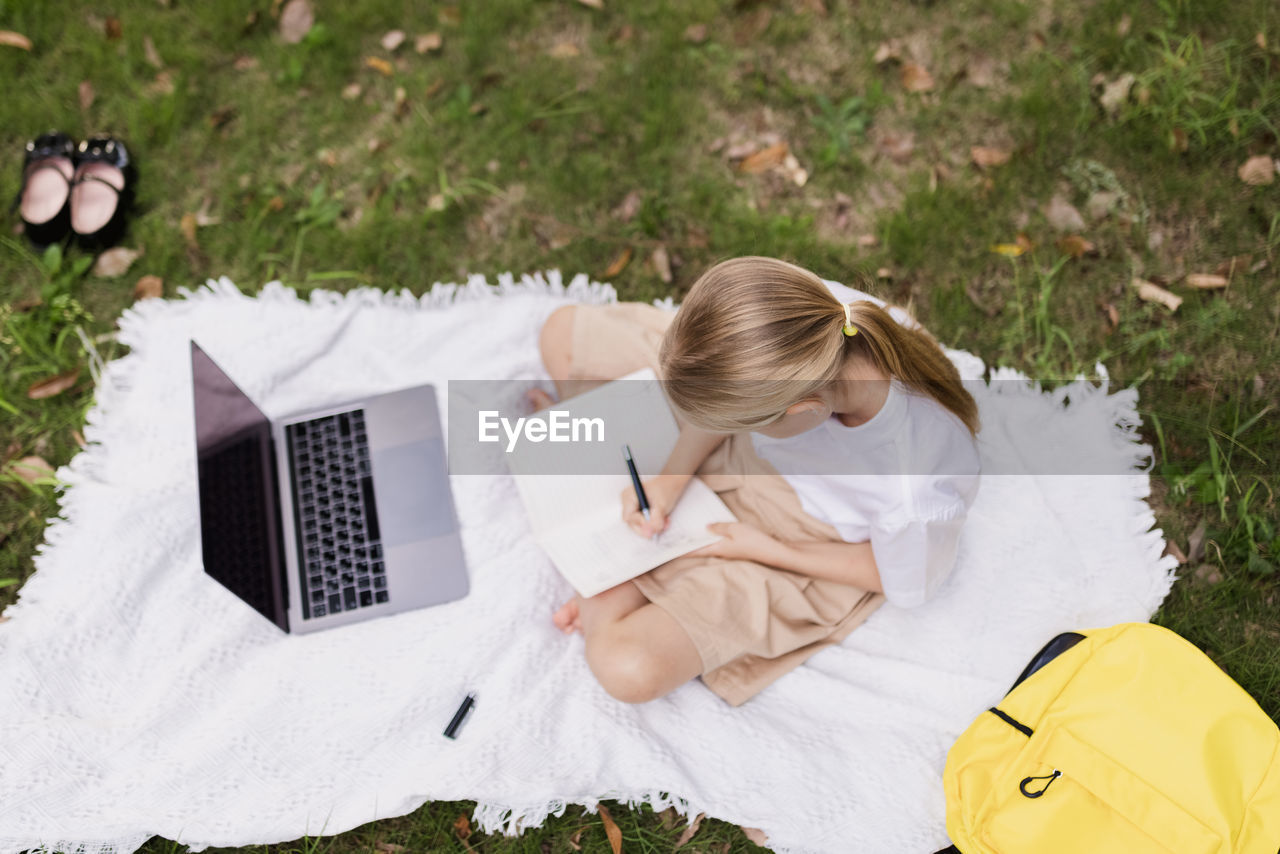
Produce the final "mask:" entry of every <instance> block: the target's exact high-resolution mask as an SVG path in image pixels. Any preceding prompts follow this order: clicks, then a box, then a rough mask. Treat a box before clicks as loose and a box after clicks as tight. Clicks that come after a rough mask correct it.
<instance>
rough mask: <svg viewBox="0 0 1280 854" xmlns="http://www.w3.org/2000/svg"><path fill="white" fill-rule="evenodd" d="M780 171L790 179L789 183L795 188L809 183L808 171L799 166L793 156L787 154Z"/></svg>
mask: <svg viewBox="0 0 1280 854" xmlns="http://www.w3.org/2000/svg"><path fill="white" fill-rule="evenodd" d="M782 171H783V172H785V173H786V174H787V177H788V178H790V179H791V183H793V184H795V185H796V186H797V187H803V186H804V185H805V184H807V183H809V171H808V170H807V169H804V168H802V167H801V166H800V161H799V160H797V159H796V156H795V155H794V154H788V155H787V156H786V157H784V158H783V159H782Z"/></svg>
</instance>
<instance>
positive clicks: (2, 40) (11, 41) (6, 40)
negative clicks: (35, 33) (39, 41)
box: [0, 30, 31, 50]
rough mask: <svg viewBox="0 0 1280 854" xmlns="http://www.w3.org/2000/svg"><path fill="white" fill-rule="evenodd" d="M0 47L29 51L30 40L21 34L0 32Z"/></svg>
mask: <svg viewBox="0 0 1280 854" xmlns="http://www.w3.org/2000/svg"><path fill="white" fill-rule="evenodd" d="M0 45H5V46H6V47H16V48H21V49H22V50H31V39H29V38H27V37H26V36H24V35H23V34H22V33H15V32H13V31H12V30H0Z"/></svg>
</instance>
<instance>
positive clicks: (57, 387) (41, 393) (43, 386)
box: [27, 368, 80, 400]
mask: <svg viewBox="0 0 1280 854" xmlns="http://www.w3.org/2000/svg"><path fill="white" fill-rule="evenodd" d="M78 379H80V369H79V368H76V369H75V370H74V371H67V372H66V373H65V374H58V375H57V376H56V377H46V378H45V379H42V380H38V381H36V382H34V383H32V384H31V387H30V388H28V389H27V397H29V398H31V399H32V400H44V399H45V398H46V397H55V396H57V395H59V394H62V393H63V392H64V391H66V390H67V389H69V388H71V387H72V386H73V385H75V384H76V380H78Z"/></svg>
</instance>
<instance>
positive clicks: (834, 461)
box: [751, 282, 980, 608]
mask: <svg viewBox="0 0 1280 854" xmlns="http://www.w3.org/2000/svg"><path fill="white" fill-rule="evenodd" d="M827 286H828V287H829V288H831V291H832V293H834V294H835V296H836V298H837V299H839V300H841V301H842V302H850V301H853V300H859V299H866V300H871V301H872V302H874V303H876V304H878V305H881V306H884V302H883V301H881V300H879V299H876V298H875V297H872V296H870V295H868V294H864V293H862V292H860V291H855V290H853V289H852V288H847V287H845V286H844V285H840V284H837V283H835V282H827ZM890 313H891V314H892V315H893V317H894V319H895V320H897V321H898V322H899V323H904V322H905V323H907V324H914V321H912V320H911V319H910V317H909V315H907V314H906V312H903V311H902V310H901V309H890ZM751 438H752V444H753V445H754V446H755V449H756V453H758V454H759V455H760V456H761V457H763V458H764V459H766V460H768V461H769V462H770V463H772V464H773V467H774V468H776V469H777V470H778V473H779V474H781V475H782V476H783V478H784V479H786V481H787V483H788V484H790V486H791V488H792V489H794V490H795V491H796V494H797V495H798V496H799V498H800V503H801V505H802V506H803V507H804V510H805V512H806V513H808V514H809V515H811V516H813V517H814V518H816V519H820V520H822V521H824V522H826V523H827V524H829V525H831V526H832V527H833V528H835V529H836V531H837V532H839V534H840V536H841V537H842V538H844V540H845V541H846V542H851V543H859V542H867V541H870V542H871V549H872V552H873V553H874V555H875V559H876V566H877V568H878V569H879V571H880V581H881V584H882V585H883V586H884V593H885V596H886V597H887V598H888V600H889V601H890V602H892V603H893V604H894V605H898V606H900V607H904V608H912V607H915V606H917V605H920V604H922V603H923V602H925V601H926V600H928V599H929V598H931V597H932V596H933V594H934V593H935V591H936V590H937V589H938V587H939V586H940V585H941V584H942V582H943V581H944V580H946V578H947V576H948V575H949V574H950V572H951V569H952V567H953V566H954V565H955V559H956V547H957V544H958V542H959V539H960V529H961V526H962V525H963V523H964V519H965V516H966V515H967V514H968V511H969V506H970V505H971V504H972V503H973V499H974V497H975V496H976V495H977V491H978V473H979V470H980V463H979V458H978V450H977V447H976V445H975V443H974V440H973V437H972V436H971V435H970V434H969V430H968V428H967V427H965V426H964V423H963V422H961V421H960V419H959V418H957V417H956V416H955V415H954V414H952V413H951V411H950V410H948V409H947V408H946V407H944V406H943V405H942V404H940V403H938V402H937V401H935V400H934V399H933V398H932V397H929V396H927V395H923V394H918V393H916V392H913V391H912V390H911V389H910V388H908V387H907V386H905V385H903V384H901V383H900V382H898V381H897V380H893V381H891V382H890V384H889V394H888V397H887V398H886V399H885V402H884V406H882V407H881V409H880V411H879V412H877V413H876V414H875V415H874V416H873V417H872V418H871V419H870V420H869V421H866V422H864V423H862V424H859V425H858V426H856V427H846V426H845V425H844V424H842V423H841V422H840V421H839V420H838V419H837V418H835V417H832V418H829V419H827V420H826V421H825V422H824V423H823V424H821V425H820V426H818V427H815V428H814V429H812V430H809V431H807V432H805V433H801V434H800V435H798V436H792V437H790V438H787V439H772V438H769V437H768V436H763V435H761V434H759V433H752V434H751Z"/></svg>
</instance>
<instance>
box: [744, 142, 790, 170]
mask: <svg viewBox="0 0 1280 854" xmlns="http://www.w3.org/2000/svg"><path fill="white" fill-rule="evenodd" d="M786 159H787V144H786V143H785V142H779V143H777V144H776V145H770V146H769V147H768V148H762V149H760V150H759V151H757V152H756V153H755V154H752V155H750V156H749V157H747V158H745V159H744V160H743V161H742V162H741V163H739V164H738V171H739V172H745V173H747V174H748V175H755V174H758V173H760V172H764V171H766V170H768V169H772V168H773V167H774V166H779V165H781V164H782V162H783V161H784V160H786Z"/></svg>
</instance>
